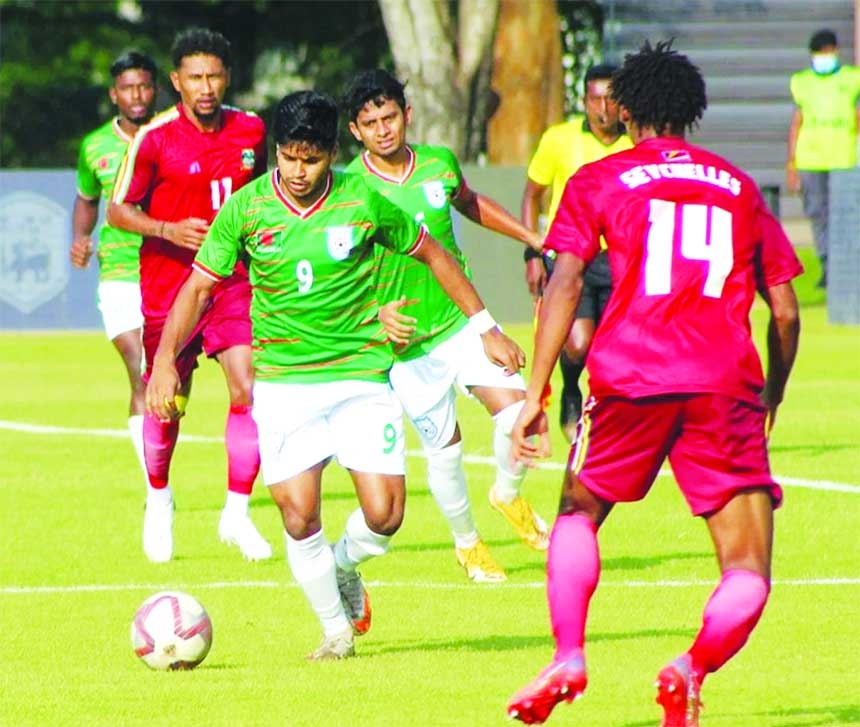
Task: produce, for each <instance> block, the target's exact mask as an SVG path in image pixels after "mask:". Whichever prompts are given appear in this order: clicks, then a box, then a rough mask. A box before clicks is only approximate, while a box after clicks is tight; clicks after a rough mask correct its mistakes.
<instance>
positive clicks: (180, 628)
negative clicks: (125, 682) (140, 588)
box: [131, 591, 212, 670]
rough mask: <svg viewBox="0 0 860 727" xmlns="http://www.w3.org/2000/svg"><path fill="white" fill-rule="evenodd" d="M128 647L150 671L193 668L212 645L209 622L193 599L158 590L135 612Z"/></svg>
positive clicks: (196, 601)
mask: <svg viewBox="0 0 860 727" xmlns="http://www.w3.org/2000/svg"><path fill="white" fill-rule="evenodd" d="M131 645H132V647H133V648H134V653H135V654H137V655H138V656H139V657H140V658H141V659H142V660H143V662H144V663H145V664H146V665H147V666H148V667H150V668H151V669H159V670H168V669H170V670H177V669H193V668H194V667H195V666H197V665H198V664H199V663H200V662H201V661H203V660H204V659H205V658H206V654H208V653H209V649H210V648H211V646H212V621H211V620H210V619H209V614H207V613H206V609H205V608H203V606H202V605H201V604H200V602H199V601H198V600H197V599H196V598H194V597H193V596H189V595H188V594H187V593H182V592H180V591H162V592H160V593H156V594H154V595H152V596H150V597H149V598H147V599H146V600H145V601H144V602H143V604H142V605H141V607H140V608H139V609H137V613H135V615H134V621H132V624H131Z"/></svg>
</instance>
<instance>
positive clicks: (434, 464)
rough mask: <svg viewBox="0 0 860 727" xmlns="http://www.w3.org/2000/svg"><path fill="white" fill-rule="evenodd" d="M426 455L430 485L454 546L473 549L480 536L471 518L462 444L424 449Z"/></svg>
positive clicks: (428, 482)
mask: <svg viewBox="0 0 860 727" xmlns="http://www.w3.org/2000/svg"><path fill="white" fill-rule="evenodd" d="M424 454H426V455H427V484H428V485H429V486H430V492H431V493H432V494H433V499H435V500H436V504H437V505H438V506H439V509H440V510H441V511H442V515H444V516H445V519H446V520H447V521H448V526H449V527H450V528H451V534H452V535H453V536H454V544H455V546H456V547H458V548H461V549H465V548H471V547H473V546H474V545H475V544H476V543H477V542H478V540H479V539H480V537H479V535H478V529H477V528H476V527H475V521H474V520H473V519H472V507H471V505H470V504H469V491H468V490H467V489H466V475H465V473H464V472H463V442H457V443H456V444H452V445H450V446H448V447H443V448H442V449H429V448H425V450H424Z"/></svg>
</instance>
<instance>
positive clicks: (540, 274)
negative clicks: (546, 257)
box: [526, 257, 546, 298]
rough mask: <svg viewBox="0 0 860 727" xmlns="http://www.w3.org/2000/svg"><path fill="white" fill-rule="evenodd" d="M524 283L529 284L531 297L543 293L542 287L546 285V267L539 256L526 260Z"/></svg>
mask: <svg viewBox="0 0 860 727" xmlns="http://www.w3.org/2000/svg"><path fill="white" fill-rule="evenodd" d="M526 284H527V285H528V286H529V293H530V294H531V296H532V298H537V297H538V296H540V295H543V289H544V287H545V286H546V267H544V264H543V260H541V259H540V258H539V257H535V258H532V259H531V260H526Z"/></svg>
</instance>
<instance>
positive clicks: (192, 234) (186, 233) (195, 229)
mask: <svg viewBox="0 0 860 727" xmlns="http://www.w3.org/2000/svg"><path fill="white" fill-rule="evenodd" d="M208 231H209V223H208V222H207V221H206V220H204V219H201V218H200V217H188V218H186V219H184V220H180V221H179V222H167V223H165V225H164V228H163V230H162V235H163V236H164V239H165V240H168V241H169V242H172V243H173V244H174V245H176V246H177V247H184V248H186V249H188V250H199V249H200V246H201V245H202V244H203V240H204V239H205V237H206V233H207V232H208Z"/></svg>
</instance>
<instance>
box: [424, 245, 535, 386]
mask: <svg viewBox="0 0 860 727" xmlns="http://www.w3.org/2000/svg"><path fill="white" fill-rule="evenodd" d="M411 254H412V256H413V257H414V258H415V259H417V260H420V261H421V262H422V263H424V264H425V265H427V267H429V268H430V272H432V273H433V275H434V276H435V278H436V280H438V281H439V284H440V285H441V286H442V289H443V290H444V291H445V292H446V293H447V294H448V297H449V298H450V299H451V300H452V301H454V303H455V304H456V306H457V307H458V308H459V309H460V310H461V311H463V313H464V314H465V315H467V316H468V317H469V321H470V325H473V326H475V327H476V330H478V332H479V333H480V334H481V340H482V341H483V343H484V351H485V352H486V354H487V358H489V359H490V361H492V362H493V363H494V364H496V365H497V366H501V367H503V368H504V369H506V370H507V371H509V372H510V373H514V372H515V371H519V370H520V369H521V368H522V367H523V366H525V363H526V357H525V354H524V353H523V350H522V349H521V348H520V347H519V346H518V345H517V344H516V343H515V342H514V341H513V340H512V339H510V338H508V337H507V336H506V335H505V334H504V333H502V331H501V330H500V329H499V327H498V326H497V325H496V322H495V321H494V320H493V318H492V316H491V315H490V313H489V312H488V311H487V309H486V307H485V306H484V303H483V301H482V300H481V297H480V296H479V295H478V291H476V290H475V287H474V286H473V285H472V283H471V281H470V280H469V279H468V278H467V277H466V275H465V273H463V270H462V268H460V264H459V263H458V262H457V261H456V260H455V259H454V257H453V256H451V254H450V253H448V251H447V250H445V248H443V247H442V246H441V245H440V244H439V243H438V242H437V241H436V240H434V239H433V238H432V237H430V235H427V234H425V235H424V237H423V241H422V242H420V243H419V245H418V248H417V249H416V250H414V251H413V252H412V253H411Z"/></svg>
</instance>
